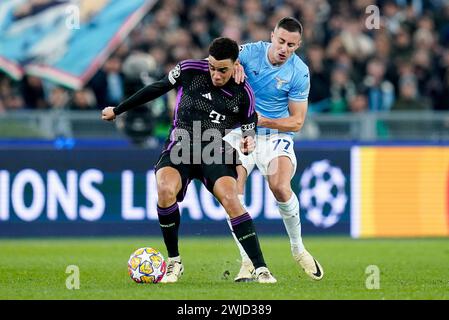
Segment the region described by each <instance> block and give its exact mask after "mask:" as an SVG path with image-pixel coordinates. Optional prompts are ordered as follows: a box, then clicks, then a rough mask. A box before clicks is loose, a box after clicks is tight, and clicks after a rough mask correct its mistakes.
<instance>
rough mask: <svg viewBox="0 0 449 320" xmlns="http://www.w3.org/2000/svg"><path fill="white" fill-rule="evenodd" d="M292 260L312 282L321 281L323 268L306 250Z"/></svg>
mask: <svg viewBox="0 0 449 320" xmlns="http://www.w3.org/2000/svg"><path fill="white" fill-rule="evenodd" d="M293 258H294V259H295V260H296V262H297V263H298V264H299V265H300V266H301V267H302V268H303V269H304V271H305V273H306V274H307V275H308V276H309V277H311V278H312V279H313V280H321V279H322V278H323V276H324V271H323V268H322V267H321V265H320V264H319V263H318V261H316V260H315V258H314V257H312V255H311V254H310V253H309V252H308V251H307V250H304V252H302V253H300V254H298V255H293Z"/></svg>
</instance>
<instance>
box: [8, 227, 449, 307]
mask: <svg viewBox="0 0 449 320" xmlns="http://www.w3.org/2000/svg"><path fill="white" fill-rule="evenodd" d="M260 240H261V245H262V249H263V251H264V255H265V259H266V261H267V263H268V266H269V267H270V269H271V271H272V272H273V274H274V275H275V277H276V278H277V279H278V283H276V284H273V285H262V284H258V283H234V282H233V276H234V275H235V274H236V273H237V271H238V269H239V262H238V255H237V249H236V247H235V245H234V243H233V242H232V239H231V237H221V238H219V237H209V238H206V237H190V238H189V237H184V238H182V239H181V242H180V251H181V254H182V257H183V262H184V266H185V273H184V276H183V277H182V278H181V280H180V281H179V282H178V283H176V284H156V285H153V284H136V283H134V282H133V281H132V280H131V279H130V278H129V276H128V274H127V260H128V258H129V255H130V254H131V253H132V252H133V251H134V250H135V249H137V248H139V247H145V246H151V247H154V248H157V249H160V250H161V252H162V253H163V254H164V255H165V253H166V252H165V249H164V246H163V243H162V241H161V239H160V238H101V239H97V238H95V239H93V238H88V239H86V238H80V239H45V240H42V239H27V240H0V299H171V300H174V299H206V300H207V299H220V300H248V299H251V300H253V299H254V300H257V299H269V300H271V299H283V300H295V299H449V239H414V240H405V239H404V240H398V239H394V240H377V239H376V240H353V239H349V238H339V237H337V238H334V237H320V238H318V237H306V238H305V243H306V245H307V247H308V248H309V251H310V252H311V253H312V254H313V255H315V256H316V257H317V259H318V260H319V261H320V263H321V264H322V266H323V268H324V271H325V275H324V278H323V280H322V281H319V282H315V281H313V280H311V279H309V278H308V277H307V276H306V275H305V273H303V272H302V270H299V269H298V267H297V266H296V264H295V263H294V261H293V259H292V258H291V256H290V252H289V245H288V240H287V238H286V237H268V236H262V237H261V238H260ZM69 265H76V266H78V268H79V272H80V278H79V279H80V288H79V289H78V290H68V289H67V288H66V279H67V278H68V277H69V276H71V273H66V268H67V266H69ZM373 265H374V266H376V267H377V268H378V270H379V271H380V273H379V278H378V280H379V281H378V284H379V286H380V288H379V289H368V288H367V284H368V287H370V286H371V287H372V286H373V285H374V286H375V284H376V281H377V280H376V279H375V278H373V277H375V276H376V275H375V272H374V271H373V270H375V268H376V267H369V266H373ZM373 268H374V269H373ZM373 272H374V273H373ZM228 274H230V275H228Z"/></svg>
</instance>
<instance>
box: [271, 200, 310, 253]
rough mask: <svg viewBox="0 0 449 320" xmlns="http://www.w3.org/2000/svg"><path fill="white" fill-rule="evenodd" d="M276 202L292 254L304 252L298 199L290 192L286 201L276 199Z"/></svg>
mask: <svg viewBox="0 0 449 320" xmlns="http://www.w3.org/2000/svg"><path fill="white" fill-rule="evenodd" d="M277 204H278V206H279V212H280V214H281V217H282V220H283V221H284V225H285V229H286V230H287V233H288V236H289V238H290V245H291V250H292V254H293V255H297V254H300V253H302V252H304V250H305V248H304V244H303V243H302V237H301V221H300V218H299V201H298V198H297V197H296V194H295V193H294V192H292V196H291V198H290V199H289V200H288V201H287V202H279V201H277Z"/></svg>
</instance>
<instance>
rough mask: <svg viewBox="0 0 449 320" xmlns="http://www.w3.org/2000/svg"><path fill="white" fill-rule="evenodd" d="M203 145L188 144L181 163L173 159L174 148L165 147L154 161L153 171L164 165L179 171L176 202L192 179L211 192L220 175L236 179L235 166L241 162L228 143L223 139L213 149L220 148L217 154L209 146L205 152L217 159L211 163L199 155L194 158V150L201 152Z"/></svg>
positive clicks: (182, 197) (183, 194)
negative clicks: (188, 155)
mask: <svg viewBox="0 0 449 320" xmlns="http://www.w3.org/2000/svg"><path fill="white" fill-rule="evenodd" d="M204 147H205V145H202V146H201V149H200V147H199V146H198V147H197V148H194V147H193V146H190V157H188V158H186V159H184V160H185V161H182V162H181V163H179V158H178V159H176V160H175V161H173V160H174V159H173V158H172V156H173V154H175V153H172V151H174V150H173V149H170V148H167V147H165V148H164V151H163V152H162V154H161V155H160V157H159V159H158V161H157V163H156V166H155V172H157V171H158V170H159V169H161V168H164V167H172V168H174V169H176V170H177V171H178V172H179V174H180V176H181V182H182V187H181V190H180V191H179V193H178V194H177V195H176V199H177V201H178V202H181V201H182V200H184V196H185V194H186V192H187V187H188V185H189V183H190V181H192V180H193V179H198V180H200V181H201V182H202V183H203V184H204V186H205V187H206V188H207V190H209V192H210V193H212V194H213V189H214V185H215V182H216V181H217V180H218V179H220V178H221V177H225V176H230V177H233V178H234V179H237V170H236V167H237V165H238V164H240V163H241V162H240V161H239V159H238V153H237V152H236V150H235V149H234V148H233V147H232V146H231V145H230V144H229V143H227V142H225V141H223V144H222V145H221V146H220V147H219V148H216V149H215V150H216V151H218V149H219V150H220V151H219V154H216V152H214V149H213V147H211V146H209V148H210V149H207V150H206V151H208V152H207V154H208V155H209V154H210V155H211V156H212V157H214V156H216V157H214V159H216V160H217V161H215V162H212V163H210V162H211V160H210V158H208V160H206V161H204V160H205V159H203V158H201V157H199V158H196V159H195V154H194V152H195V153H196V154H197V155H198V152H199V150H201V153H202V154H203V151H204ZM209 151H211V152H209Z"/></svg>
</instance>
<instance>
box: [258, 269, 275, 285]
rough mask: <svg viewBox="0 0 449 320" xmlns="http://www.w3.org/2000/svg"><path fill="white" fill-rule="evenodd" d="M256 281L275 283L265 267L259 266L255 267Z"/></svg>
mask: <svg viewBox="0 0 449 320" xmlns="http://www.w3.org/2000/svg"><path fill="white" fill-rule="evenodd" d="M256 281H257V282H259V283H276V282H277V280H276V278H275V277H273V275H272V274H271V272H270V270H268V268H267V267H260V268H257V269H256Z"/></svg>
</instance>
